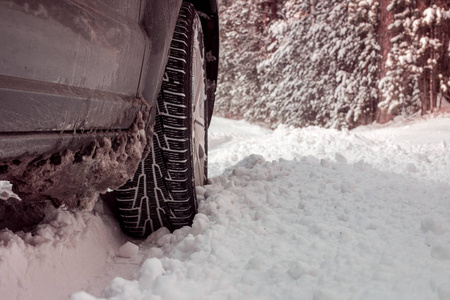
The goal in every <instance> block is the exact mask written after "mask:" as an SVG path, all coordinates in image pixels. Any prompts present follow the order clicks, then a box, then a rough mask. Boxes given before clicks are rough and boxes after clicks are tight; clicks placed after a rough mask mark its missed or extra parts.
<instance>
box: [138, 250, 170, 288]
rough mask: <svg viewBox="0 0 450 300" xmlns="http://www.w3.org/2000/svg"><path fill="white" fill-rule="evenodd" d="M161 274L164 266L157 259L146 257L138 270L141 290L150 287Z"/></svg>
mask: <svg viewBox="0 0 450 300" xmlns="http://www.w3.org/2000/svg"><path fill="white" fill-rule="evenodd" d="M163 274H164V268H163V265H162V263H161V261H160V260H159V259H157V258H150V259H147V260H146V261H145V262H144V264H143V265H142V267H141V270H140V271H139V287H140V288H141V289H143V290H149V289H151V288H152V286H153V283H154V282H155V279H156V278H158V277H159V276H161V275H163Z"/></svg>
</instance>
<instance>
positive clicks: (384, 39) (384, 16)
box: [372, 0, 394, 123]
mask: <svg viewBox="0 0 450 300" xmlns="http://www.w3.org/2000/svg"><path fill="white" fill-rule="evenodd" d="M390 2H391V1H390V0H380V8H379V20H380V23H379V25H378V43H379V45H380V48H381V51H380V55H381V57H380V62H379V69H378V72H379V73H378V78H379V79H382V78H383V77H385V76H386V73H387V69H386V61H387V58H388V54H389V52H390V51H391V49H392V44H391V41H390V40H391V38H392V37H393V34H392V32H390V30H389V29H388V27H389V25H390V24H392V22H393V21H394V16H393V15H392V13H390V12H388V11H387V6H388V5H389V3H390ZM380 101H382V96H381V91H379V92H378V102H380ZM377 104H378V103H374V107H373V108H372V109H373V111H374V112H375V119H376V121H377V122H379V123H386V122H388V121H390V120H391V119H392V116H389V115H388V113H387V111H382V110H380V109H378V107H377Z"/></svg>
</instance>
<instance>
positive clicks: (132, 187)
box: [115, 3, 208, 237]
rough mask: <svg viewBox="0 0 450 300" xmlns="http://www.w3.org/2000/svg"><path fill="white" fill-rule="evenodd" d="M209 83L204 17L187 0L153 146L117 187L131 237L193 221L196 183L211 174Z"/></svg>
mask: <svg viewBox="0 0 450 300" xmlns="http://www.w3.org/2000/svg"><path fill="white" fill-rule="evenodd" d="M205 82H206V74H205V64H204V53H203V33H202V29H201V23H200V19H199V17H198V15H197V13H196V11H195V9H194V7H193V6H192V5H191V4H187V3H183V5H182V7H181V10H180V14H179V17H178V20H177V24H176V28H175V32H174V35H173V39H172V43H171V47H170V53H169V58H168V62H167V65H166V70H165V74H164V78H163V83H162V86H161V91H160V94H159V96H158V101H157V116H156V122H155V127H154V130H155V133H154V135H153V146H152V149H151V151H150V154H149V155H148V156H147V158H145V159H144V160H142V161H141V162H140V164H139V167H138V170H137V171H136V173H135V175H134V177H133V178H132V179H131V180H129V181H128V182H127V183H126V184H125V185H124V186H123V187H121V188H120V189H119V190H117V191H115V198H116V204H117V208H118V217H119V221H120V223H121V226H122V229H123V230H124V231H125V232H126V233H127V234H129V235H131V236H134V237H146V236H148V235H149V234H150V233H152V232H153V231H155V230H157V229H158V228H160V227H167V228H169V230H171V231H172V230H175V229H177V228H181V227H183V226H186V225H191V224H192V220H193V218H194V216H195V214H196V212H197V197H196V193H195V186H201V185H203V184H204V183H205V182H206V176H207V174H206V170H207V140H206V139H207V124H208V120H206V118H207V116H208V114H207V113H206V111H205V110H206V109H207V104H206V101H207V96H206V92H205V91H206V85H205Z"/></svg>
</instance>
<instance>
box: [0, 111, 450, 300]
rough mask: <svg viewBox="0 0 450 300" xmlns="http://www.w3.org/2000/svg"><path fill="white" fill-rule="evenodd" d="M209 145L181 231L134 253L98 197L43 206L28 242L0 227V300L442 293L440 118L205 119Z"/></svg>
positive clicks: (447, 162) (447, 287)
mask: <svg viewBox="0 0 450 300" xmlns="http://www.w3.org/2000/svg"><path fill="white" fill-rule="evenodd" d="M209 147H210V157H209V165H210V171H209V172H210V178H211V184H209V185H207V186H206V187H205V188H204V189H203V188H199V189H198V190H197V192H198V195H199V198H200V199H201V201H200V206H199V214H198V215H197V217H196V219H195V221H194V224H193V226H192V228H191V227H186V228H183V229H181V230H177V231H175V232H174V233H172V234H171V233H169V232H168V231H167V230H165V229H161V230H159V231H157V232H156V233H154V234H152V235H151V236H150V237H149V238H148V239H147V240H145V241H132V242H133V243H135V244H136V245H138V246H139V252H138V253H137V254H133V253H132V251H130V252H129V253H126V252H120V251H119V247H120V246H121V245H123V244H124V243H125V242H126V241H127V238H126V237H125V236H123V235H122V234H121V233H120V230H119V227H118V225H117V223H116V222H115V220H114V218H113V216H112V213H111V211H110V209H109V205H108V201H102V202H99V203H98V204H97V206H96V208H95V212H94V214H91V213H86V212H76V213H72V212H67V211H63V210H54V209H50V208H49V209H48V214H47V217H46V218H47V220H46V224H43V225H40V227H39V228H38V230H37V231H36V232H35V233H34V235H31V234H30V233H16V234H14V233H12V232H10V231H7V230H5V231H2V232H0V299H50V300H51V299H69V298H70V297H71V298H72V299H73V300H91V299H98V298H101V299H114V300H124V299H127V300H128V299H159V300H161V299H176V300H182V299H314V300H321V299H383V300H386V299H395V300H398V299H408V300H411V299H427V300H428V299H450V116H449V115H447V116H443V117H438V118H434V119H428V120H426V121H424V120H422V121H415V122H411V121H405V120H403V121H398V122H396V123H393V124H390V126H389V127H386V126H367V127H361V128H358V129H357V130H354V131H350V132H348V131H335V130H329V129H321V128H304V129H293V128H288V127H279V128H278V129H276V130H275V131H271V130H267V129H263V128H261V127H258V126H254V125H249V124H247V123H245V122H243V121H230V120H225V119H220V118H215V119H213V123H212V126H211V128H210V136H209ZM8 189H9V187H8V185H6V184H3V185H2V186H0V196H2V195H3V196H2V197H7V196H8V193H9V192H8ZM120 255H122V256H125V257H120ZM126 256H131V257H126ZM70 295H71V296H70Z"/></svg>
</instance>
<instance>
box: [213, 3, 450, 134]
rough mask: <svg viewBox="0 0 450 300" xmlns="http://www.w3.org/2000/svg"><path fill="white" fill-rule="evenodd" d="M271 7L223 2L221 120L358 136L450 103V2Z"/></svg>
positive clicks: (322, 4) (281, 5) (218, 102)
mask: <svg viewBox="0 0 450 300" xmlns="http://www.w3.org/2000/svg"><path fill="white" fill-rule="evenodd" d="M263 2H264V3H266V4H264V5H267V1H263ZM270 5H272V6H271V9H273V10H271V13H270V15H271V18H269V19H268V18H267V16H268V14H267V12H262V11H261V0H251V1H245V0H226V1H225V0H223V1H222V4H221V6H220V9H221V22H222V24H221V30H222V33H221V38H222V52H221V53H222V54H221V55H222V56H221V72H220V78H219V88H218V96H217V105H216V111H217V112H218V113H219V114H221V115H225V116H239V117H242V116H244V117H245V118H246V119H248V120H251V121H254V122H264V123H268V124H270V125H271V126H276V125H277V124H279V123H285V124H290V125H294V126H308V125H319V126H325V127H334V128H352V127H355V126H358V125H360V124H367V123H369V122H372V121H374V120H377V121H379V122H386V121H388V120H390V119H392V118H393V117H394V116H395V115H398V114H407V115H408V114H409V115H410V114H415V113H417V112H419V111H421V112H422V113H424V112H426V111H433V110H434V109H435V108H439V106H440V102H441V101H443V99H448V100H450V79H449V78H450V46H449V39H450V2H448V0H277V1H275V0H273V1H270ZM273 5H276V7H274V6H273ZM263 7H266V6H263ZM274 15H275V16H276V17H273V16H274Z"/></svg>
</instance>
